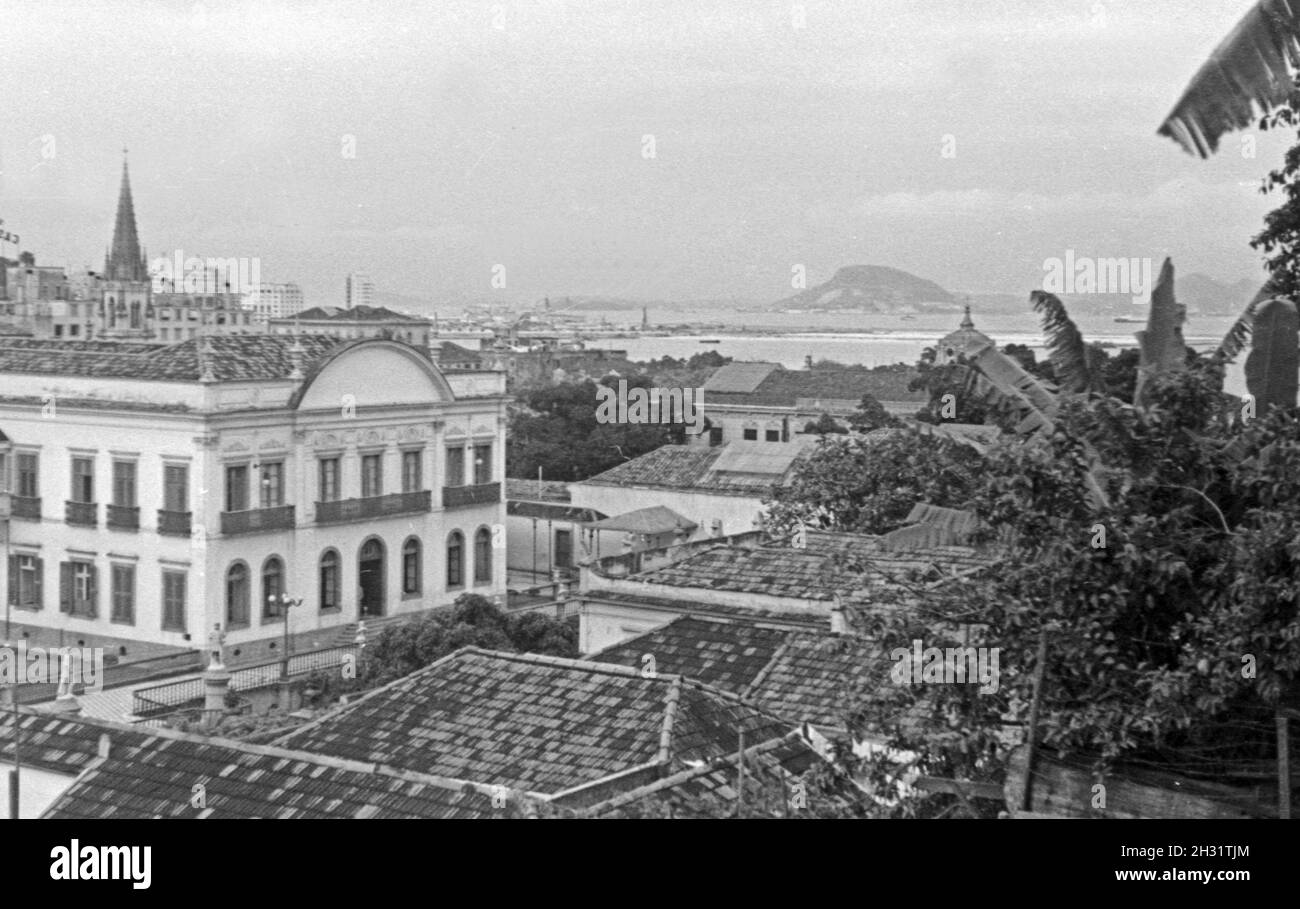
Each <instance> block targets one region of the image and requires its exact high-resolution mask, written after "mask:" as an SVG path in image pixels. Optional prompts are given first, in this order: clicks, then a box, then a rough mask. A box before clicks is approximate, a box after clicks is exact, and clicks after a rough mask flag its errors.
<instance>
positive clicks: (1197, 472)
mask: <svg viewBox="0 0 1300 909" xmlns="http://www.w3.org/2000/svg"><path fill="white" fill-rule="evenodd" d="M1221 384H1222V375H1221V373H1220V371H1219V369H1218V367H1217V366H1216V365H1213V364H1211V363H1209V362H1204V363H1202V362H1197V363H1195V364H1193V366H1192V367H1190V368H1188V369H1186V370H1181V371H1178V372H1175V373H1172V374H1169V375H1165V376H1161V377H1160V378H1159V379H1158V380H1157V381H1156V383H1155V387H1154V389H1153V392H1152V396H1151V403H1150V405H1149V406H1148V407H1147V408H1145V409H1143V410H1137V409H1135V408H1133V407H1132V406H1131V405H1129V404H1126V403H1125V402H1123V401H1120V400H1118V399H1115V398H1111V397H1104V396H1082V395H1080V396H1069V397H1066V398H1065V399H1064V400H1063V402H1062V407H1061V411H1060V414H1059V415H1058V418H1057V421H1056V426H1055V431H1054V432H1053V433H1052V434H1050V435H1049V436H1046V437H1044V436H1031V437H1015V436H1006V437H1004V439H1003V441H1002V442H1000V443H999V444H998V445H997V446H996V447H995V448H994V449H992V450H991V451H989V452H988V453H987V455H986V457H985V458H984V459H983V461H982V463H981V468H980V470H979V471H978V472H977V474H975V475H974V479H975V480H976V482H975V484H974V488H973V491H972V494H971V495H970V496H969V499H968V502H967V503H966V504H967V505H968V507H970V508H971V509H973V510H974V511H975V512H976V513H977V514H978V515H979V516H980V517H981V518H982V519H983V520H984V521H985V522H987V525H988V530H987V533H988V534H990V535H992V534H1002V535H1004V536H1002V537H1001V539H1003V540H1006V539H1007V536H1006V535H1009V538H1010V540H1011V542H1010V543H1009V549H1008V550H1007V551H1006V552H1005V555H1004V557H1003V558H1002V559H1001V560H1000V561H999V563H998V566H997V568H996V569H995V570H991V571H988V572H985V573H984V574H982V575H980V576H979V577H975V578H967V579H964V580H962V581H959V582H954V583H950V584H947V585H944V586H941V587H937V588H934V589H927V590H926V591H925V592H924V594H923V595H920V594H919V591H918V590H902V591H880V592H879V595H878V596H877V597H876V598H875V599H874V601H873V604H874V607H875V608H873V609H872V610H870V611H869V612H868V613H865V614H863V615H861V616H859V620H860V621H861V623H862V630H863V631H865V632H866V633H869V634H871V635H873V636H875V637H877V638H878V639H879V640H880V641H881V644H882V649H883V650H884V651H885V652H886V653H888V652H890V651H891V649H892V648H895V647H904V648H906V647H910V646H911V643H912V642H913V641H915V640H923V641H924V642H925V645H926V646H927V647H928V646H936V647H948V646H960V645H961V644H962V643H963V642H964V641H965V640H966V638H965V635H966V634H967V632H968V631H969V629H970V628H971V627H972V626H973V627H974V629H975V630H976V635H977V640H978V641H979V642H981V643H983V644H985V645H988V646H995V647H998V648H999V649H1000V652H1001V666H1000V671H1001V680H1000V685H999V687H998V689H997V691H996V692H992V693H983V694H981V693H979V692H978V691H977V690H976V689H975V687H973V686H971V685H960V684H958V685H918V686H912V685H894V686H884V687H882V688H881V689H880V690H879V691H875V692H868V693H866V694H865V695H864V697H863V698H861V699H860V701H859V702H858V704H857V706H856V709H855V712H854V716H853V718H852V721H853V722H854V723H855V724H856V725H857V727H858V728H859V729H861V730H871V731H874V732H875V733H877V734H882V735H886V736H888V737H890V739H891V740H892V741H893V743H894V744H895V745H898V746H901V747H905V748H909V749H911V750H913V751H914V752H915V753H916V754H917V755H918V758H917V763H918V765H919V767H920V768H921V769H922V770H923V771H924V772H926V773H929V774H933V775H938V776H947V777H962V778H973V779H997V778H998V776H999V775H1000V773H1001V772H1002V770H1003V768H1004V763H1005V760H1006V757H1007V747H1008V745H1009V744H1010V742H1011V741H1012V739H1009V738H1008V733H1009V732H1010V731H1013V730H1016V729H1017V728H1018V726H1019V727H1022V726H1023V723H1024V722H1025V720H1026V719H1027V714H1028V705H1029V703H1030V699H1031V696H1032V689H1033V681H1032V680H1033V670H1034V667H1035V664H1036V657H1035V654H1036V651H1037V648H1038V646H1039V644H1040V642H1041V641H1043V639H1044V638H1045V643H1046V648H1047V649H1046V653H1047V658H1046V661H1045V663H1044V681H1043V686H1042V712H1041V715H1040V725H1039V736H1040V740H1041V741H1042V742H1043V744H1044V745H1045V746H1046V747H1049V748H1053V749H1057V750H1059V751H1061V752H1076V753H1083V754H1086V755H1090V756H1093V757H1095V758H1096V759H1097V760H1098V761H1099V762H1107V761H1111V760H1114V759H1116V758H1119V757H1121V756H1123V757H1126V758H1128V759H1134V758H1138V759H1142V760H1147V761H1150V762H1151V763H1152V764H1155V765H1159V766H1162V767H1165V768H1167V769H1176V770H1178V771H1180V772H1182V773H1186V774H1191V775H1201V776H1203V777H1205V778H1209V779H1215V778H1218V777H1219V776H1221V775H1222V774H1223V773H1225V772H1227V771H1228V770H1229V769H1232V768H1237V769H1240V768H1241V767H1243V766H1246V765H1249V764H1250V762H1253V761H1254V762H1258V761H1266V760H1267V759H1268V758H1270V757H1271V756H1273V749H1274V748H1275V743H1274V742H1273V740H1272V736H1271V729H1272V724H1271V719H1270V718H1271V713H1272V708H1273V706H1274V705H1276V704H1277V703H1279V701H1280V700H1282V699H1284V698H1285V697H1286V696H1288V694H1293V693H1294V691H1295V687H1296V679H1297V675H1300V611H1298V609H1297V605H1298V603H1300V423H1297V421H1296V419H1295V416H1294V413H1286V412H1278V413H1275V414H1273V415H1271V416H1270V417H1269V418H1268V419H1267V420H1258V421H1253V422H1250V423H1248V424H1246V425H1243V423H1242V420H1241V418H1240V412H1239V410H1238V408H1239V406H1240V405H1239V403H1238V402H1236V401H1235V399H1231V398H1229V397H1228V396H1225V395H1223V394H1222V393H1221V391H1220V389H1221ZM1085 443H1086V444H1087V445H1088V446H1091V448H1092V449H1093V450H1094V451H1095V452H1096V454H1097V455H1098V456H1099V457H1100V461H1101V463H1103V464H1104V465H1105V468H1104V470H1102V471H1101V476H1102V478H1103V481H1104V483H1105V486H1106V491H1107V493H1108V498H1109V506H1108V507H1107V508H1106V509H1104V510H1102V511H1098V510H1097V508H1096V506H1095V503H1094V502H1093V501H1092V500H1091V499H1090V498H1089V496H1088V495H1087V492H1086V488H1085V484H1084V482H1083V476H1084V474H1085V472H1086V471H1088V470H1089V468H1090V466H1094V465H1095V463H1096V460H1095V458H1094V457H1092V456H1090V455H1089V453H1088V451H1087V450H1086V449H1085ZM958 469H959V467H958V465H957V464H956V463H954V464H953V465H952V470H953V471H956V470H958ZM922 476H924V477H929V478H931V479H930V481H929V483H932V484H933V485H929V484H927V485H926V486H925V487H924V488H923V489H922V490H921V497H931V498H935V497H937V496H939V495H943V494H947V493H949V492H951V489H950V487H949V486H947V485H946V478H945V474H944V472H942V471H934V470H931V471H928V472H926V473H924V474H922ZM936 477H938V478H944V479H941V480H940V481H939V482H935V479H934V478H936ZM880 501H881V498H880V493H879V492H877V493H876V494H875V495H874V496H872V497H870V498H868V499H866V500H865V501H864V502H863V504H862V505H861V506H860V508H859V511H861V512H867V513H870V512H871V511H872V510H873V509H875V508H877V507H878V505H877V503H878V502H880ZM885 501H888V500H887V499H886V500H885ZM918 714H919V715H922V716H924V717H925V718H926V719H925V722H924V723H923V724H921V726H919V727H918V726H917V725H916V723H915V720H916V717H917V715H918ZM904 716H908V717H909V718H910V721H909V722H908V723H905V722H903V721H902V719H901V718H902V717H904ZM875 772H876V773H877V774H878V775H879V776H880V778H881V779H882V780H883V779H884V778H885V776H886V775H888V774H890V773H892V772H894V771H893V769H891V768H889V767H888V766H887V765H886V764H885V763H884V762H878V763H877V765H876V767H875ZM903 810H915V805H912V806H905V808H904V809H903Z"/></svg>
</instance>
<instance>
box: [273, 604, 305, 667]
mask: <svg viewBox="0 0 1300 909" xmlns="http://www.w3.org/2000/svg"><path fill="white" fill-rule="evenodd" d="M302 600H303V598H302V597H298V598H297V599H294V598H293V597H291V596H289V594H287V593H283V592H281V593H280V595H279V596H276V595H275V594H270V595H269V596H268V597H267V598H266V602H267V603H269V604H270V605H271V606H272V607H275V606H277V605H278V606H280V608H281V609H283V610H284V612H283V613H282V615H283V617H284V653H282V654H281V656H280V681H281V682H287V681H289V610H290V609H292V608H293V607H294V606H301V605H302Z"/></svg>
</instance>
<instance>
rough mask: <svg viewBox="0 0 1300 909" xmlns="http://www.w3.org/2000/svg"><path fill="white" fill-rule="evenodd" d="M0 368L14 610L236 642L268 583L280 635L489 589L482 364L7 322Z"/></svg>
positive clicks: (491, 537) (327, 345) (497, 510)
mask: <svg viewBox="0 0 1300 909" xmlns="http://www.w3.org/2000/svg"><path fill="white" fill-rule="evenodd" d="M377 376H382V377H383V381H382V382H376V381H375V377H377ZM0 387H3V389H4V392H3V396H2V397H0V431H3V433H4V435H5V437H6V438H7V439H8V440H9V443H8V444H9V445H10V449H9V450H8V451H7V452H0V485H2V486H3V487H4V488H6V489H7V490H8V491H9V502H10V508H9V511H10V516H9V518H8V521H7V523H8V527H7V531H6V535H5V556H6V558H4V559H3V560H0V572H3V575H4V577H3V579H0V590H5V591H6V592H7V595H8V606H9V609H10V612H11V613H12V617H13V621H15V622H18V623H21V624H23V625H34V626H39V627H44V628H56V629H61V630H66V631H67V632H68V633H69V634H71V635H76V634H77V633H78V632H82V633H84V634H85V635H88V636H92V635H93V636H107V637H114V638H125V639H132V640H138V641H148V642H156V643H161V644H170V645H174V646H181V647H187V646H203V644H204V641H205V640H206V637H207V635H208V633H209V632H211V631H212V630H213V629H214V628H215V627H216V626H218V625H220V626H221V628H222V629H223V630H224V631H225V632H226V634H227V635H228V646H231V645H233V646H235V647H236V648H238V647H239V646H240V645H241V644H245V643H251V642H255V641H259V640H264V639H267V638H278V637H279V635H280V634H281V632H282V628H283V625H282V623H283V621H284V618H283V612H284V610H283V608H281V607H279V606H274V605H271V604H269V603H268V598H271V597H274V598H276V599H277V600H278V598H279V596H280V594H287V595H288V596H290V597H292V598H294V599H299V598H300V599H301V600H302V603H301V605H299V606H297V607H295V608H292V609H291V610H290V615H289V623H290V630H291V631H292V632H293V633H295V634H297V633H301V632H306V631H312V630H319V629H328V628H330V627H333V626H344V625H347V624H349V623H352V622H355V621H357V620H358V619H360V618H364V617H371V616H382V615H391V614H395V613H405V612H415V611H419V610H423V609H428V608H432V607H436V606H443V605H448V604H450V603H451V602H452V601H453V600H454V599H455V598H456V597H457V596H459V595H460V594H461V593H464V592H466V591H470V592H475V593H481V594H484V595H485V596H489V597H496V596H500V595H504V591H505V577H506V564H505V550H504V546H505V528H504V524H505V503H504V497H503V495H502V483H501V477H502V476H503V472H504V465H505V450H504V449H505V445H504V441H505V419H506V417H505V406H506V400H507V399H506V397H505V395H504V376H502V375H501V374H500V373H493V372H484V371H462V372H458V373H456V374H455V375H451V376H444V375H443V374H442V373H441V372H440V371H439V370H438V368H437V367H436V366H435V365H434V364H433V363H432V361H431V360H430V359H429V357H428V354H427V353H426V352H425V351H423V350H420V349H418V348H414V347H411V346H410V345H406V344H403V343H400V342H397V341H392V340H387V339H367V340H362V341H358V342H355V343H347V342H344V341H342V340H340V339H337V338H331V337H326V336H303V337H301V338H294V337H282V336H271V335H248V336H217V337H205V338H199V339H194V340H189V341H185V342H183V343H179V344H172V345H157V344H139V345H137V344H123V343H109V342H53V341H38V340H33V339H8V340H5V341H4V342H3V343H0Z"/></svg>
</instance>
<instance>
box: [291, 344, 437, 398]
mask: <svg viewBox="0 0 1300 909" xmlns="http://www.w3.org/2000/svg"><path fill="white" fill-rule="evenodd" d="M454 400H455V395H454V394H453V393H452V390H451V386H450V385H449V384H448V383H447V380H446V378H445V377H444V376H443V374H442V372H441V371H440V370H439V369H438V367H437V366H435V365H434V364H433V362H432V361H431V360H430V359H429V358H428V357H427V356H425V355H423V354H422V353H421V352H420V351H419V350H417V349H416V348H413V347H411V346H410V345H408V344H402V343H400V342H397V341H391V340H388V339H386V338H364V339H362V340H360V341H357V342H356V343H355V344H349V345H347V346H346V347H342V348H339V349H338V350H336V351H335V352H334V353H333V354H331V355H330V356H328V357H326V358H325V359H323V360H321V361H319V362H318V363H317V364H316V365H315V366H314V367H313V368H312V370H311V372H309V373H308V375H307V377H306V378H305V379H304V380H303V384H302V387H301V388H300V389H298V391H297V392H296V393H295V394H294V396H293V399H292V400H291V401H290V406H291V407H293V408H295V409H297V410H333V409H340V408H343V407H350V408H356V409H360V408H364V407H367V406H373V405H392V404H432V403H438V402H445V401H454Z"/></svg>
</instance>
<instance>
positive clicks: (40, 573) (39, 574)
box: [32, 559, 45, 609]
mask: <svg viewBox="0 0 1300 909" xmlns="http://www.w3.org/2000/svg"><path fill="white" fill-rule="evenodd" d="M32 587H33V591H34V592H33V599H34V600H35V601H36V602H34V603H32V608H33V609H40V608H41V607H42V606H44V605H45V560H44V559H37V560H36V583H35V584H33V585H32Z"/></svg>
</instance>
